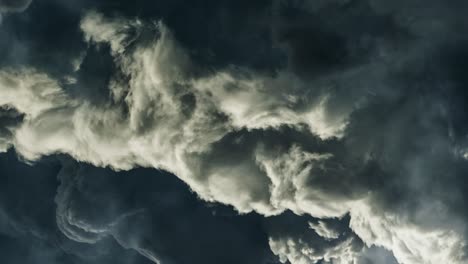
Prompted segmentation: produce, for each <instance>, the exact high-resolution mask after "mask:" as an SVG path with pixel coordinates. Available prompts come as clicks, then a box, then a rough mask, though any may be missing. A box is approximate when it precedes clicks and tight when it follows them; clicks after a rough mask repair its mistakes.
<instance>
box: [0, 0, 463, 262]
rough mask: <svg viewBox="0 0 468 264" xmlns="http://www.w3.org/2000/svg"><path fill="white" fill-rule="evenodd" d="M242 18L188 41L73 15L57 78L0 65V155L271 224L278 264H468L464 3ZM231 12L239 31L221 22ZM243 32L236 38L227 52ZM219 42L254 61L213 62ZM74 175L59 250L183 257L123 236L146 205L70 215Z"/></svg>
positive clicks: (293, 5) (158, 23) (240, 7)
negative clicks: (109, 248)
mask: <svg viewBox="0 0 468 264" xmlns="http://www.w3.org/2000/svg"><path fill="white" fill-rule="evenodd" d="M460 4H461V3H460ZM82 5H83V6H85V7H90V6H89V5H91V4H89V5H88V4H87V2H86V1H85V2H83V3H82ZM159 5H160V6H159ZM174 5H175V6H177V4H174ZM252 5H253V4H252ZM246 6H247V7H248V6H249V5H248V4H247V3H245V2H244V1H240V2H239V3H238V4H237V5H234V6H230V4H227V3H225V2H224V1H221V3H219V4H218V5H214V6H213V7H211V8H213V10H214V11H207V10H205V11H200V12H201V15H200V14H198V13H196V12H195V11H193V13H194V14H193V16H195V17H197V15H199V16H203V17H206V18H204V19H206V20H201V23H202V24H203V25H204V26H206V28H202V29H200V32H199V34H200V35H199V36H197V38H195V37H194V36H192V35H191V33H188V32H187V31H190V30H188V29H187V28H188V27H190V25H189V26H187V25H186V24H184V25H182V26H181V25H180V22H177V21H176V20H173V19H172V18H171V17H170V15H167V14H170V12H167V14H166V13H164V12H163V11H161V12H162V13H161V15H160V16H155V17H152V16H151V15H150V14H149V13H146V12H144V11H141V10H140V11H141V15H140V16H137V15H133V14H132V12H133V11H135V10H133V9H132V8H131V7H126V8H123V9H122V10H124V11H122V12H121V13H115V12H112V11H114V10H112V7H111V6H110V7H109V6H107V5H105V7H103V8H99V6H92V5H91V7H92V8H87V9H85V10H86V11H85V12H84V13H79V14H78V15H77V14H76V12H74V11H70V12H71V14H74V16H72V17H74V18H73V19H75V20H76V21H75V20H73V21H75V22H76V23H75V24H74V25H75V27H76V28H74V29H73V30H76V31H77V32H79V33H78V35H75V33H70V34H71V35H72V36H74V37H76V36H80V38H79V41H80V43H81V44H75V43H74V44H73V45H74V47H80V48H81V49H78V48H77V50H74V51H73V52H72V51H70V52H66V54H67V55H69V56H68V57H66V60H68V61H67V62H66V64H67V65H68V66H67V67H68V68H67V67H64V68H63V69H58V70H50V65H47V63H45V62H42V61H40V60H36V59H32V58H34V55H32V57H31V58H29V59H30V60H24V61H22V60H21V61H19V62H17V63H16V64H15V63H12V64H11V65H10V67H1V68H0V87H1V89H0V105H1V106H2V107H3V108H2V109H5V111H0V125H1V127H0V128H1V129H0V150H2V151H6V149H7V148H8V147H10V146H11V147H13V148H14V149H15V150H16V151H17V152H18V153H19V155H20V156H21V157H22V158H23V159H25V160H27V161H29V162H34V161H36V160H39V159H41V158H42V157H44V156H48V155H54V154H66V155H69V156H71V157H72V158H73V159H75V160H77V161H81V162H86V163H90V164H92V165H94V166H97V167H107V168H111V169H112V170H115V171H126V170H131V169H134V168H138V167H145V168H153V169H161V170H165V171H168V172H170V173H172V174H173V175H175V176H176V177H178V178H179V179H181V180H182V181H183V182H185V183H186V184H187V185H188V186H189V187H190V189H191V190H192V191H193V192H195V193H196V194H197V196H198V197H199V198H201V199H202V200H203V201H205V202H217V203H221V204H225V205H230V206H233V207H234V208H235V209H236V210H237V211H238V212H239V213H241V214H248V213H252V212H253V213H257V214H260V215H263V216H265V217H266V219H269V218H270V217H273V218H272V219H273V220H271V221H272V223H270V222H268V221H269V220H265V221H267V223H266V224H265V225H266V226H267V227H269V228H267V231H266V236H268V241H269V246H270V248H271V250H272V252H273V253H274V254H276V255H277V256H278V257H279V259H280V260H281V261H282V262H283V263H286V262H287V261H289V262H290V263H292V264H302V263H310V262H312V263H353V262H354V263H366V261H377V260H375V259H379V258H380V259H381V260H379V261H387V260H388V261H389V262H390V263H391V261H394V260H393V256H394V257H395V259H396V260H397V261H398V262H399V263H429V264H430V263H441V262H447V263H454V264H458V263H466V262H467V259H466V253H465V252H466V243H467V241H468V240H467V239H468V236H467V235H468V234H467V232H466V228H467V226H466V220H467V217H466V212H465V210H464V206H463V205H464V203H465V202H466V201H467V197H466V194H465V193H466V188H467V186H466V184H465V181H464V175H465V174H466V172H467V169H468V167H467V161H466V156H467V154H466V147H467V142H466V133H467V127H466V125H465V124H466V114H465V112H466V107H465V105H466V98H467V96H466V95H467V94H466V92H465V91H464V86H465V85H466V83H467V82H466V81H467V80H466V77H464V73H463V71H462V70H460V69H463V68H464V66H466V65H464V62H463V58H465V57H466V51H465V50H464V44H465V43H466V40H464V39H463V37H460V36H461V35H462V33H464V32H466V23H465V19H463V14H464V13H463V12H461V11H460V10H461V9H463V7H464V5H463V4H462V8H459V10H456V9H455V8H454V7H452V6H450V5H448V4H446V3H443V2H442V1H435V0H434V1H430V3H427V6H425V8H421V6H420V4H419V3H418V1H410V2H409V3H406V2H404V3H403V2H400V1H396V2H392V3H386V2H384V1H364V0H354V1H331V2H329V1H327V2H325V1H317V2H312V1H274V3H273V4H271V5H270V4H267V3H262V4H258V5H253V6H252V8H254V9H255V10H257V11H262V12H258V14H259V15H258V16H254V15H252V14H249V13H248V12H247V11H245V10H247V9H248V8H246ZM156 7H158V8H160V10H172V9H171V8H172V6H171V5H170V4H168V5H167V6H166V5H163V4H155V5H154V6H151V5H150V6H148V10H152V8H155V9H156ZM229 7H233V8H232V10H233V11H230V10H231V9H229ZM234 7H235V8H234ZM64 8H65V7H64ZM66 8H68V10H75V9H76V7H75V6H72V5H71V4H70V6H66ZM107 8H109V9H110V10H109V9H107ZM191 8H195V7H193V6H191ZM202 9H203V8H202ZM193 10H195V9H193ZM210 10H211V9H210ZM32 12H33V11H32ZM126 12H129V13H130V14H128V13H126ZM179 12H181V13H183V12H185V11H184V10H179ZM203 12H206V14H205V13H203ZM211 12H212V13H211ZM223 12H226V13H227V15H226V16H225V18H219V17H217V16H218V15H219V14H221V15H220V16H222V14H224V13H223ZM236 12H239V13H241V14H244V15H246V19H245V21H246V22H241V21H239V23H236V22H235V21H230V19H231V17H233V16H234V15H233V14H235V13H236ZM136 13H139V12H136ZM212 14H214V15H213V16H211V15H212ZM222 17H224V16H222ZM197 18H198V17H197ZM189 19H190V17H189ZM210 19H212V20H210ZM194 20H196V19H194ZM207 21H208V22H213V21H215V22H217V24H216V23H215V24H214V25H212V26H211V27H210V25H209V24H210V23H207ZM243 23H247V24H243ZM218 24H219V25H220V26H219V28H218V27H217V26H218ZM8 25H9V24H8ZM239 25H240V26H239ZM246 25H248V26H246ZM455 25H456V26H455ZM238 26H239V27H241V29H240V30H239V31H242V27H245V28H248V30H247V31H246V33H245V34H244V35H242V37H239V39H240V40H234V39H236V38H235V37H233V36H231V35H229V33H236V32H237V31H238V28H237V27H238ZM250 26H251V27H250ZM190 28H193V27H190ZM223 29H229V30H231V31H229V32H227V33H226V34H227V36H225V35H223V34H222V32H223ZM206 32H210V33H217V34H214V37H213V38H214V39H215V40H210V39H209V38H208V37H207V35H208V34H205V33H206ZM254 33H265V34H266V36H267V37H264V38H261V39H259V40H256V39H252V38H253V35H254ZM218 38H219V39H218ZM18 41H19V42H21V41H20V40H18ZM230 41H235V42H234V44H232V45H233V47H234V46H235V47H236V50H233V51H232V53H233V54H235V55H236V56H237V57H238V58H244V57H243V56H244V55H245V58H247V57H248V58H249V59H244V60H242V62H240V61H236V59H233V58H231V57H230V56H231V55H232V54H229V53H230V52H229V51H226V49H227V48H226V47H223V48H224V53H223V52H221V51H220V50H222V49H221V48H220V47H219V46H217V45H218V44H219V43H229V42H230ZM236 41H237V42H236ZM264 43H270V48H265V47H264V46H263V44H264ZM51 45H60V42H57V44H51ZM203 45H206V47H207V49H209V51H207V50H204V49H203V48H201V46H203ZM226 45H228V44H226ZM65 46H66V45H65ZM228 48H229V47H228ZM262 48H264V49H262ZM250 49H251V50H250ZM257 50H258V52H257ZM216 51H219V52H217V53H215V55H216V56H218V58H211V57H210V55H209V54H210V52H216ZM53 52H54V51H51V54H50V56H51V57H52V58H55V57H56V54H54V53H53ZM262 52H263V53H262ZM255 53H259V54H260V55H258V54H257V55H258V56H260V57H268V59H265V60H266V61H267V62H266V64H268V66H264V65H263V64H262V63H259V62H258V61H257V59H258V58H259V57H256V56H257V55H256V54H255ZM270 53H272V54H273V53H274V54H277V55H276V57H275V56H268V55H269V54H270ZM250 55H251V56H250ZM96 58H101V59H99V60H98V59H96ZM220 58H224V60H226V61H227V62H223V59H220ZM273 58H277V59H273ZM460 58H462V59H460ZM270 59H271V60H270ZM27 61H31V63H27ZM62 63H64V64H65V62H62ZM62 71H63V72H62ZM3 112H4V114H3ZM3 116H5V118H2V117H3ZM85 170H86V169H85ZM100 173H104V174H105V173H107V172H100ZM84 174H86V173H84V172H82V169H81V168H80V167H79V166H78V168H77V167H76V164H73V162H72V165H70V166H68V165H67V164H65V165H63V168H62V170H61V172H60V173H59V176H58V177H59V180H60V182H61V185H60V187H59V188H58V193H57V196H56V197H55V199H56V203H57V214H56V217H57V218H56V221H57V228H58V229H59V230H60V231H61V233H62V234H63V235H65V236H66V237H67V238H68V239H69V240H72V241H75V242H78V243H84V244H95V243H98V242H99V241H103V240H106V239H107V238H109V237H112V238H113V239H115V240H116V241H117V242H118V244H120V245H121V246H123V247H124V248H129V249H134V250H136V251H138V252H139V253H140V254H142V255H144V256H146V257H147V258H148V259H150V260H152V261H154V262H161V263H165V262H166V263H186V261H187V260H186V259H184V257H188V256H192V255H191V254H192V253H193V252H191V251H190V250H189V249H187V252H186V253H185V254H183V256H177V254H175V253H174V251H173V250H174V249H173V248H165V247H166V246H167V243H170V242H168V241H169V240H167V241H166V240H165V241H164V242H161V244H158V242H154V243H150V245H147V244H146V243H145V241H146V240H145V239H146V238H145V235H144V234H140V235H139V236H137V237H136V238H134V237H129V236H128V234H126V233H125V232H129V231H128V230H126V231H121V230H119V226H120V225H121V223H123V222H127V221H130V220H129V219H135V220H132V221H142V222H141V225H140V226H145V228H144V229H145V230H151V229H152V228H157V225H156V224H155V225H156V226H152V225H150V224H149V222H146V221H148V220H147V219H139V217H140V215H141V214H143V215H145V213H144V212H145V209H144V210H143V211H141V210H140V208H133V209H128V208H127V209H126V210H121V211H119V210H117V209H116V210H117V211H115V212H114V211H109V212H86V211H83V208H86V207H87V206H86V205H87V204H88V205H89V204H91V203H93V202H94V201H97V200H99V198H100V197H88V196H87V193H86V191H84V190H82V189H81V185H80V184H82V183H83V182H86V181H87V180H88V179H87V178H86V177H85V176H84ZM88 174H93V172H89V173H88ZM96 174H99V173H96ZM96 177H98V176H96ZM76 181H77V182H76ZM92 195H94V194H92ZM92 195H91V196H92ZM77 197H78V198H77ZM118 199H119V198H118V196H117V195H116V196H115V197H114V196H113V197H112V198H106V199H104V200H118ZM80 203H83V204H82V205H80ZM143 208H146V207H143ZM75 210H76V211H75ZM117 212H119V213H117ZM142 212H143V213H142ZM291 212H292V213H291ZM285 214H286V216H284V215H285ZM288 214H289V215H288ZM150 215H152V214H150ZM190 216H191V217H195V218H196V217H198V216H197V214H195V213H194V215H190ZM96 217H97V218H98V219H96ZM275 217H278V218H277V219H276V218H275ZM281 217H284V218H281ZM307 217H310V219H309V221H305V220H304V219H305V218H307ZM143 218H145V217H143ZM150 218H151V217H150ZM289 218H290V219H289ZM207 221H208V220H207ZM139 223H140V222H139ZM135 232H136V233H138V232H142V231H141V230H135ZM145 232H147V231H145ZM155 232H156V231H155ZM149 233H151V232H149ZM156 233H157V232H156ZM138 234H139V233H138ZM164 236H165V235H164V234H163V235H162V238H164ZM178 236H180V237H184V234H178ZM215 238H216V237H215ZM147 239H149V238H147ZM216 239H217V238H216ZM190 246H193V245H190ZM208 246H211V244H208ZM243 250H245V249H243ZM385 250H388V251H389V252H391V254H389V253H386V251H385ZM375 252H377V253H375ZM391 255H393V256H391ZM227 256H230V255H224V257H227ZM218 257H219V256H218ZM230 257H231V258H234V257H233V256H230ZM213 259H214V257H213ZM366 259H367V260H366ZM369 259H371V260H369ZM372 259H374V260H372ZM382 259H383V260H382ZM242 261H244V262H242V263H247V262H246V261H247V260H242Z"/></svg>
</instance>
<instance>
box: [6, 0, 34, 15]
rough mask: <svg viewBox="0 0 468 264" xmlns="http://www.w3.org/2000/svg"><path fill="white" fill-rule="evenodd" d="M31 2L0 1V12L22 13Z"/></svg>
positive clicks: (19, 0)
mask: <svg viewBox="0 0 468 264" xmlns="http://www.w3.org/2000/svg"><path fill="white" fill-rule="evenodd" d="M31 2H32V0H1V1H0V12H23V11H24V10H26V8H28V6H29V5H30V4H31Z"/></svg>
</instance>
